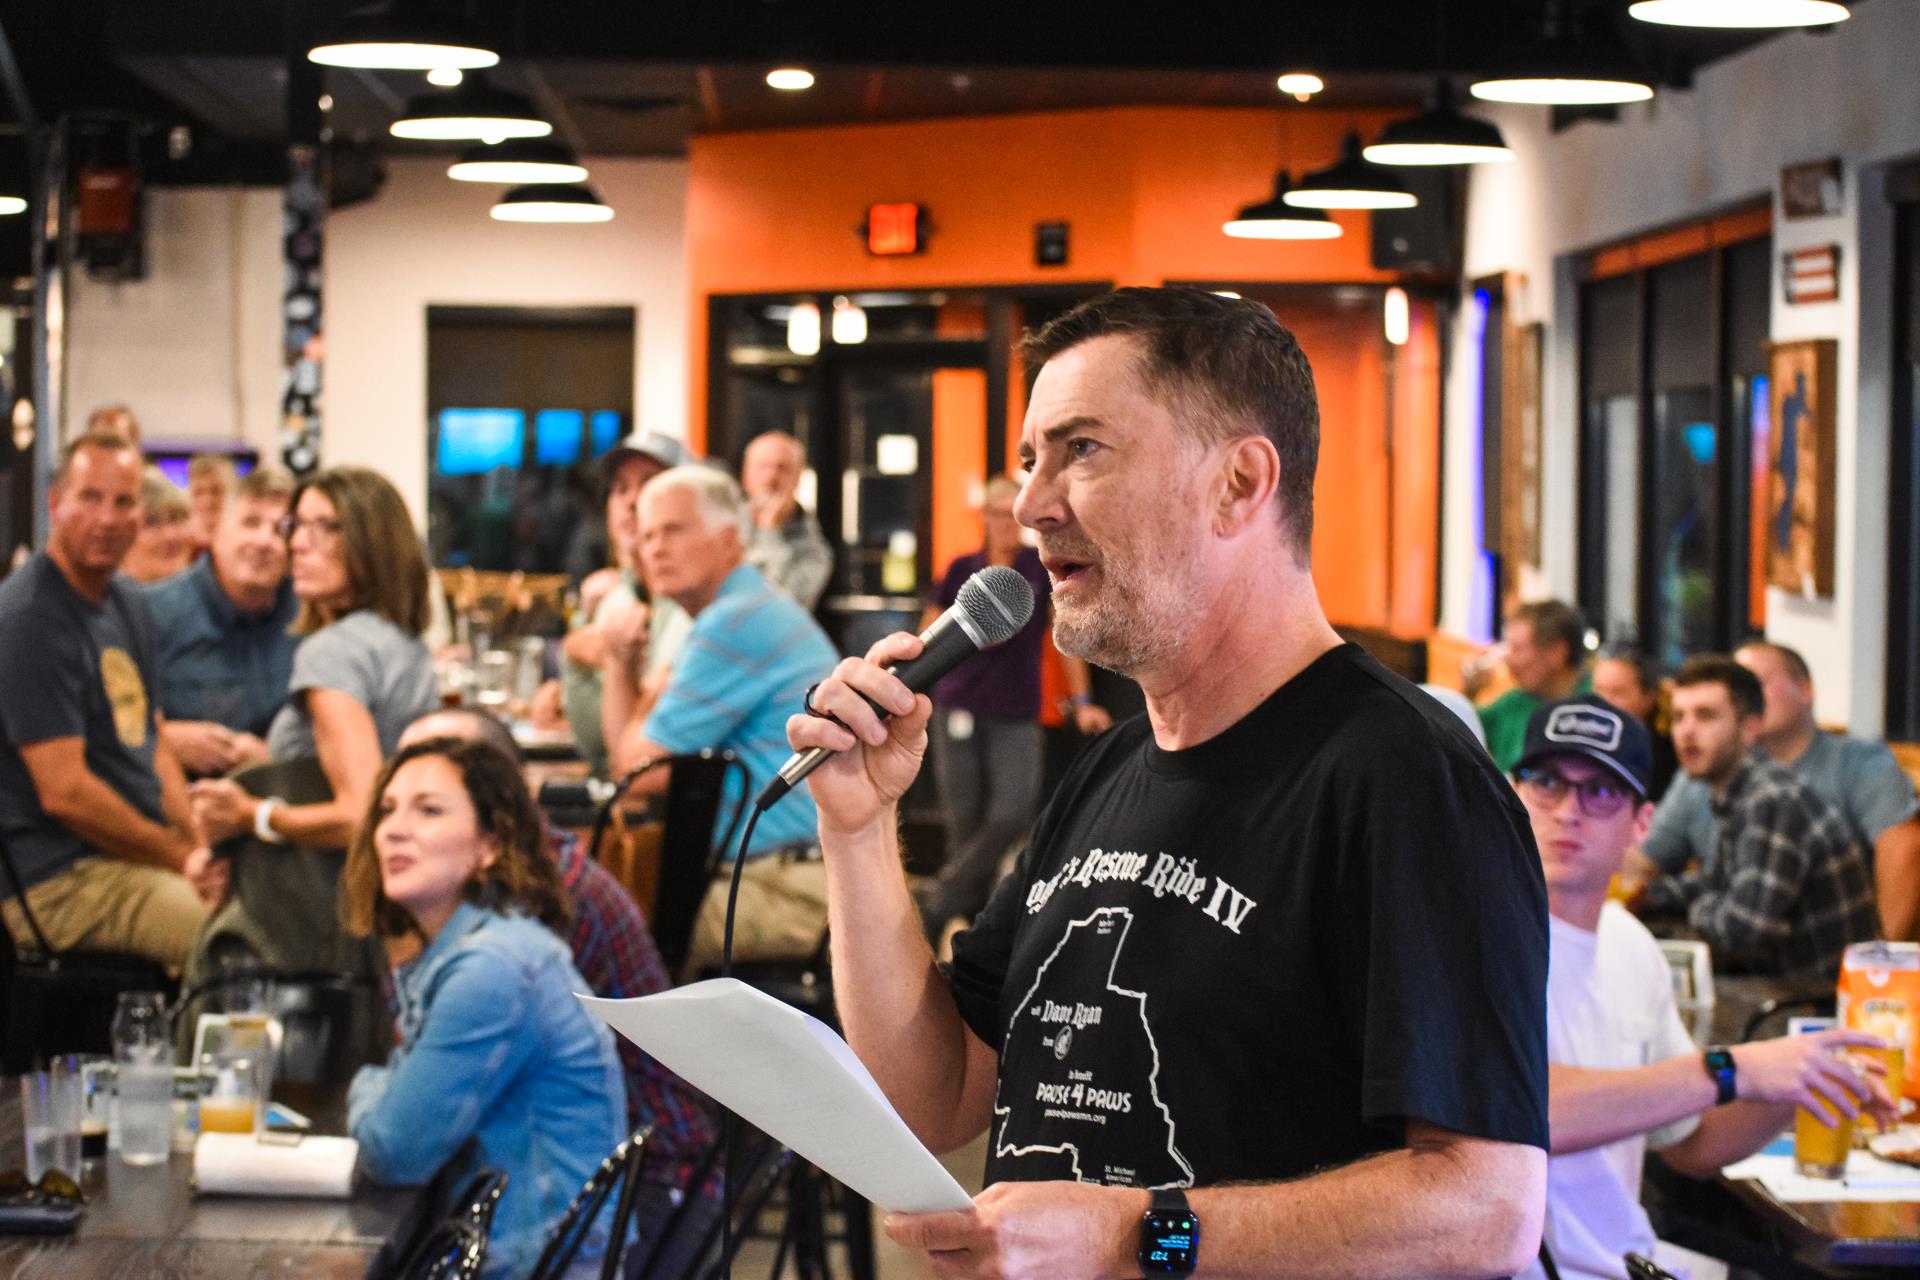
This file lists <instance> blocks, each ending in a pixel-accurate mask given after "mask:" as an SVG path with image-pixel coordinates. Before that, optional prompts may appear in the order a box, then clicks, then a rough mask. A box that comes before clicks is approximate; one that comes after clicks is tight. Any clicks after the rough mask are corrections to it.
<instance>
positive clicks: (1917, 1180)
mask: <svg viewBox="0 0 1920 1280" xmlns="http://www.w3.org/2000/svg"><path fill="white" fill-rule="evenodd" d="M1720 1173H1721V1176H1722V1177H1727V1178H1757V1179H1759V1181H1760V1184H1761V1185H1762V1186H1764V1187H1766V1189H1767V1192H1768V1194H1770V1195H1772V1196H1773V1198H1774V1199H1775V1200H1778V1201H1780V1202H1781V1203H1782V1204H1796V1203H1799V1202H1802V1201H1836V1200H1863V1201H1869V1202H1872V1201H1878V1202H1881V1203H1896V1204H1897V1203H1903V1202H1908V1201H1914V1200H1920V1169H1915V1168H1913V1167H1911V1166H1909V1165H1903V1164H1896V1163H1894V1162H1893V1161H1891V1160H1882V1159H1880V1157H1878V1156H1876V1155H1873V1154H1871V1153H1870V1152H1866V1151H1855V1152H1853V1153H1852V1154H1851V1155H1850V1156H1849V1157H1848V1158H1847V1176H1846V1177H1845V1178H1838V1179H1836V1178H1808V1177H1803V1176H1802V1175H1800V1174H1799V1173H1797V1172H1795V1171H1794V1167H1793V1157H1792V1156H1783V1155H1767V1154H1765V1153H1762V1154H1760V1155H1753V1156H1748V1157H1747V1158H1746V1159H1745V1160H1742V1161H1740V1162H1739V1163H1737V1164H1730V1165H1728V1166H1727V1167H1726V1168H1724V1169H1722V1170H1721V1171H1720Z"/></svg>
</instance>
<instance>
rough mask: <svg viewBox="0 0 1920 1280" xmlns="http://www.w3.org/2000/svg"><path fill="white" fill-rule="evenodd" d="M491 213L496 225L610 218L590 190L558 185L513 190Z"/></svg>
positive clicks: (599, 220) (606, 208)
mask: <svg viewBox="0 0 1920 1280" xmlns="http://www.w3.org/2000/svg"><path fill="white" fill-rule="evenodd" d="M491 212H492V215H493V217H494V219H495V220H496V221H499V222H606V221H609V220H610V219H611V218H612V217H613V210H612V209H611V208H609V207H608V206H607V205H605V204H603V203H602V202H601V200H600V197H599V196H598V195H596V194H594V190H593V188H592V187H582V186H569V185H566V184H564V183H558V182H536V183H532V184H530V185H528V186H524V187H515V188H514V189H513V190H511V191H509V192H507V194H506V195H504V196H502V197H500V203H499V204H496V205H495V206H493V209H492V211H491Z"/></svg>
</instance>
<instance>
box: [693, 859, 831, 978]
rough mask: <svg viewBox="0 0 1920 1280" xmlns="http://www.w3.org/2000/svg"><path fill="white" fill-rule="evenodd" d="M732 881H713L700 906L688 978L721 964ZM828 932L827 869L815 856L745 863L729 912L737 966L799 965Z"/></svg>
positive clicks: (695, 923)
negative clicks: (748, 962) (749, 962)
mask: <svg viewBox="0 0 1920 1280" xmlns="http://www.w3.org/2000/svg"><path fill="white" fill-rule="evenodd" d="M731 875H732V869H731V868H729V869H728V871H727V874H726V875H722V876H720V877H718V878H716V879H715V880H714V882H713V887H712V888H711V889H709V890H707V896H706V898H705V899H704V900H703V901H702V902H701V903H700V914H699V915H698V916H697V917H695V919H694V922H693V941H692V942H691V943H689V944H688V947H687V964H686V976H687V977H688V978H698V977H699V976H700V973H701V971H702V970H703V969H708V968H711V967H713V966H715V965H718V964H719V963H720V942H721V938H722V936H723V935H724V933H725V930H726V922H727V883H728V880H729V878H730V876H731ZM826 931H827V866H826V864H825V863H824V862H822V861H820V859H819V857H818V856H817V855H816V856H814V857H812V858H809V859H806V860H804V861H803V860H801V859H798V858H796V857H794V856H793V855H791V854H785V853H774V854H768V855H767V856H765V857H763V858H760V859H757V860H755V861H752V862H749V863H747V865H746V869H745V870H743V871H742V872H741V873H740V899H739V901H738V902H737V903H736V904H735V906H734V909H733V958H734V959H735V960H803V959H805V958H806V957H808V956H810V955H812V954H813V953H814V952H815V951H817V950H819V947H820V939H821V937H822V936H824V935H825V934H826Z"/></svg>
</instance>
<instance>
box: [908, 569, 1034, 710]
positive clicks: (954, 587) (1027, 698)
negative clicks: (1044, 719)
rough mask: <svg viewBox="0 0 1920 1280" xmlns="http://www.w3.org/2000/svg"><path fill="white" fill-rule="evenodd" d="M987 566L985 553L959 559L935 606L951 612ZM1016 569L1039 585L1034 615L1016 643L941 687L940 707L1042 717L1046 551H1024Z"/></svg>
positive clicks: (963, 668)
mask: <svg viewBox="0 0 1920 1280" xmlns="http://www.w3.org/2000/svg"><path fill="white" fill-rule="evenodd" d="M986 565H987V553H986V552H985V551H976V552H974V553H973V554H972V555H965V556H959V557H957V558H956V559H955V560H954V562H953V563H952V564H950V565H948V566H947V576H946V577H944V578H942V579H941V580H940V588H939V590H937V591H935V592H934V593H933V599H934V603H935V604H937V605H939V606H940V607H941V608H942V609H947V608H951V607H952V605H953V602H954V599H955V598H956V597H957V596H959V594H960V586H961V584H962V583H964V582H965V581H966V580H967V579H968V578H971V577H972V576H973V575H974V574H976V573H978V572H979V571H980V570H982V569H984V568H985V567H986ZM1013 567H1014V568H1015V569H1016V570H1018V571H1019V573H1020V576H1021V577H1023V578H1025V579H1026V580H1027V581H1028V582H1030V583H1032V584H1033V597H1034V605H1033V617H1031V618H1029V619H1028V620H1027V625H1026V626H1024V627H1022V628H1020V630H1019V631H1018V632H1017V633H1015V635H1014V637H1013V639H1011V640H1009V641H1007V642H1006V643H1005V644H1003V645H1000V646H999V647H997V648H993V649H988V650H987V651H986V652H984V653H982V654H980V655H979V656H977V657H973V658H969V659H968V660H967V661H965V662H963V663H961V664H960V665H959V666H958V667H956V668H954V671H953V674H952V675H950V676H948V677H947V678H946V679H945V680H942V681H941V682H940V683H939V684H937V685H935V686H934V690H933V700H934V702H935V703H936V704H938V705H939V706H941V707H944V708H947V709H949V710H952V709H955V708H958V709H961V710H965V711H971V712H972V713H973V714H974V715H976V716H984V717H986V718H987V719H989V720H1032V719H1034V718H1035V717H1036V716H1038V715H1039V714H1040V639H1041V637H1042V636H1044V635H1045V634H1046V630H1047V602H1048V601H1049V600H1050V599H1051V598H1052V596H1053V583H1052V581H1051V580H1050V579H1049V578H1048V577H1047V571H1046V568H1045V566H1043V565H1042V564H1041V563H1040V553H1039V552H1038V551H1035V550H1034V549H1033V548H1032V547H1022V548H1020V551H1019V553H1018V554H1016V555H1015V556H1014V557H1013Z"/></svg>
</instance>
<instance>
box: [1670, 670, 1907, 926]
mask: <svg viewBox="0 0 1920 1280" xmlns="http://www.w3.org/2000/svg"><path fill="white" fill-rule="evenodd" d="M1734 658H1735V660H1736V661H1738V662H1739V663H1740V664H1741V665H1742V666H1744V667H1746V668H1747V669H1748V670H1749V671H1752V672H1753V673H1754V675H1755V676H1757V677H1759V680H1760V687H1761V689H1762V691H1763V692H1764V693H1765V695H1766V713H1765V715H1764V716H1763V717H1762V720H1761V731H1760V749H1761V750H1762V751H1764V752H1766V754H1768V755H1769V756H1771V757H1773V758H1774V759H1775V760H1778V761H1780V762H1781V763H1782V764H1785V765H1787V766H1788V767H1790V768H1791V769H1792V770H1793V771H1794V772H1795V773H1796V774H1798V775H1799V776H1800V778H1801V780H1802V781H1804V782H1805V783H1806V784H1807V785H1808V786H1809V787H1811V788H1812V789H1813V791H1814V793H1815V794H1816V795H1818V796H1820V797H1821V798H1822V799H1823V800H1825V801H1826V802H1827V803H1828V804H1831V805H1832V806H1833V807H1834V808H1835V809H1836V810H1837V811H1838V812H1839V813H1840V815H1841V817H1842V818H1844V819H1845V821H1846V823H1847V825H1848V827H1849V828H1851V830H1852V833H1853V835H1854V838H1855V839H1857V840H1858V841H1859V842H1860V844H1861V846H1862V847H1863V848H1865V849H1866V850H1867V853H1868V855H1869V857H1870V859H1871V862H1872V865H1873V872H1874V886H1875V891H1876V894H1877V897H1878V900H1879V907H1880V927H1881V930H1882V932H1883V933H1885V934H1886V936H1887V937H1889V938H1896V939H1912V938H1915V937H1916V936H1920V795H1916V793H1915V791H1914V785H1913V780H1912V779H1910V778H1909V777H1907V775H1906V773H1905V772H1904V771H1902V770H1901V768H1900V765H1899V762H1897V761H1896V760H1895V759H1894V758H1893V753H1892V752H1890V751H1888V750H1887V748H1886V746H1885V745H1884V744H1882V743H1878V742H1872V741H1869V740H1868V739H1865V738H1857V737H1854V736H1853V735H1851V734H1842V733H1828V732H1826V731H1825V730H1823V729H1821V728H1820V727H1819V726H1818V725H1817V724H1816V723H1815V722H1814V718H1813V674H1812V672H1811V671H1810V670H1809V668H1808V667H1807V664H1806V661H1805V660H1804V659H1803V658H1801V656H1800V655H1799V654H1798V653H1795V652H1794V651H1793V650H1792V649H1789V648H1787V647H1786V646H1784V645H1778V644H1773V643H1771V642H1767V641H1755V642H1754V643H1752V644H1748V645H1744V646H1742V647H1741V648H1740V650H1739V651H1738V652H1737V653H1735V654H1734ZM1717 830H1718V828H1717V825H1716V823H1715V822H1714V817H1713V810H1712V807H1711V797H1710V796H1709V794H1708V791H1707V788H1706V787H1705V786H1704V785H1703V784H1702V783H1700V782H1699V781H1697V780H1696V779H1693V778H1687V777H1681V778H1676V779H1674V783H1673V786H1672V787H1671V788H1669V789H1668V791H1667V794H1666V797H1665V798H1664V799H1662V800H1661V802H1660V806H1659V808H1657V809H1656V810H1654V815H1653V827H1652V829H1651V830H1649V831H1648V832H1647V839H1646V844H1645V845H1644V846H1643V849H1642V852H1644V853H1645V854H1646V856H1647V857H1648V858H1649V859H1650V860H1651V861H1653V862H1654V863H1655V864H1656V865H1657V866H1659V867H1660V868H1661V869H1663V870H1666V871H1678V870H1679V869H1680V868H1682V867H1684V866H1686V864H1687V863H1688V862H1691V861H1697V860H1701V859H1704V858H1705V857H1706V854H1707V851H1708V850H1710V849H1712V848H1713V846H1714V839H1715V837H1716V835H1717Z"/></svg>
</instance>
